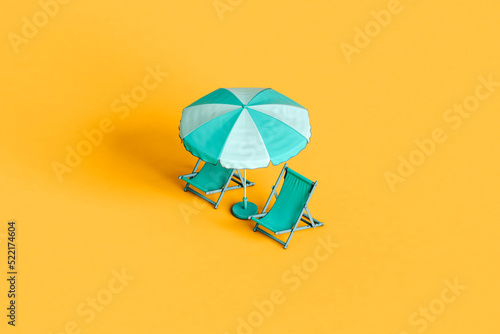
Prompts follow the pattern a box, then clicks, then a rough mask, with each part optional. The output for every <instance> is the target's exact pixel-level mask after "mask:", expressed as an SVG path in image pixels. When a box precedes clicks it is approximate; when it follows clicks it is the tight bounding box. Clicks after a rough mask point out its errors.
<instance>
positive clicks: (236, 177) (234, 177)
mask: <svg viewBox="0 0 500 334" xmlns="http://www.w3.org/2000/svg"><path fill="white" fill-rule="evenodd" d="M200 162H201V159H198V161H197V162H196V165H195V166H194V169H193V172H192V173H189V174H185V175H181V176H179V179H182V178H183V177H185V178H188V179H191V178H193V177H195V176H196V175H198V172H197V171H196V170H197V169H198V167H199V165H200ZM234 171H235V170H234V169H233V170H232V171H231V175H229V178H228V179H227V182H226V183H225V185H224V187H223V188H222V189H215V190H211V191H207V192H203V193H204V194H205V195H211V194H217V193H220V195H219V198H218V199H217V202H214V201H213V200H211V199H210V198H208V197H206V196H204V195H203V194H202V193H200V192H198V191H196V190H194V189H193V188H191V187H190V185H191V184H189V183H188V182H186V186H185V187H184V191H188V190H189V191H190V192H192V193H193V194H195V195H196V196H199V197H201V198H203V199H204V200H205V201H207V202H209V203H211V204H212V205H214V208H215V209H217V207H218V206H219V204H220V201H221V199H222V196H224V193H225V192H226V191H228V190H234V189H239V188H243V183H242V182H243V181H242V180H241V176H240V175H239V173H238V175H236V174H235V173H234ZM231 181H233V182H234V183H236V184H237V185H236V186H231V187H229V183H231ZM246 184H247V187H251V186H253V185H255V182H250V181H248V180H246Z"/></svg>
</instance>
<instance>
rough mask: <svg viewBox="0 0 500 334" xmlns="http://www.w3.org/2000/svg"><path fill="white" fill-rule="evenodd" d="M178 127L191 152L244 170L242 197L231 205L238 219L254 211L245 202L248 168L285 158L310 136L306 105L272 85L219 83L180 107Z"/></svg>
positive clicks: (202, 157) (277, 162)
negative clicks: (241, 85) (227, 85)
mask: <svg viewBox="0 0 500 334" xmlns="http://www.w3.org/2000/svg"><path fill="white" fill-rule="evenodd" d="M179 130H180V134H179V136H180V137H181V140H182V142H183V143H184V146H185V147H186V149H187V150H188V151H189V152H191V153H192V154H193V155H194V156H196V157H198V158H201V160H203V161H207V162H210V163H212V164H214V165H215V164H217V163H218V162H220V164H221V165H222V167H225V168H228V169H229V168H230V169H233V168H234V169H244V176H243V180H244V181H243V188H244V197H243V201H242V202H240V203H236V204H235V205H234V206H233V207H232V212H233V214H234V215H235V216H236V217H238V218H241V219H247V218H248V217H249V216H251V215H254V214H256V213H257V211H258V209H257V205H255V204H254V203H251V202H247V189H246V181H245V180H246V169H254V168H262V167H267V166H268V165H269V163H270V162H272V163H273V165H278V164H280V163H282V162H285V161H287V160H288V159H290V158H292V157H293V156H295V155H297V154H298V153H299V152H300V151H301V150H303V149H304V148H305V147H306V145H307V143H308V142H309V140H310V138H311V126H310V124H309V114H308V112H307V109H306V108H304V107H302V106H301V105H300V104H298V103H297V102H295V101H293V100H291V99H290V98H288V97H286V96H285V95H283V94H280V93H278V92H277V91H275V90H273V89H270V88H220V89H218V90H216V91H214V92H212V93H210V94H208V95H206V96H205V97H202V98H201V99H199V100H198V101H196V102H194V103H193V104H191V105H190V106H188V107H186V108H185V109H184V110H183V112H182V118H181V125H180V126H179ZM238 173H239V175H240V179H241V178H242V176H241V173H240V172H238Z"/></svg>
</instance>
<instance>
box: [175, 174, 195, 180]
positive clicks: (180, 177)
mask: <svg viewBox="0 0 500 334" xmlns="http://www.w3.org/2000/svg"><path fill="white" fill-rule="evenodd" d="M196 174H198V173H191V174H186V175H181V176H179V177H178V178H179V179H182V178H183V177H187V178H191V177H193V176H196Z"/></svg>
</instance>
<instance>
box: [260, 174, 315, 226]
mask: <svg viewBox="0 0 500 334" xmlns="http://www.w3.org/2000/svg"><path fill="white" fill-rule="evenodd" d="M313 186H314V182H312V181H311V180H309V179H307V178H305V177H304V176H302V175H300V174H299V173H297V172H295V171H294V170H292V169H290V168H286V174H285V178H284V180H283V185H282V186H281V190H280V192H279V194H278V198H277V199H276V201H275V202H274V205H273V207H272V208H271V210H270V211H269V213H268V214H267V216H266V217H267V218H269V219H277V220H280V221H282V224H283V225H287V226H288V225H289V226H290V227H287V228H291V227H292V226H293V224H295V223H296V222H297V220H298V219H299V216H300V214H301V212H302V209H303V208H304V205H305V204H306V203H307V200H308V198H309V196H310V194H311V191H312V189H313ZM280 225H281V224H280Z"/></svg>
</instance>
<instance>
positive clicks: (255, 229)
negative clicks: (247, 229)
mask: <svg viewBox="0 0 500 334" xmlns="http://www.w3.org/2000/svg"><path fill="white" fill-rule="evenodd" d="M258 227H259V223H256V224H255V227H254V228H253V231H254V232H257V228H258Z"/></svg>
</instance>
